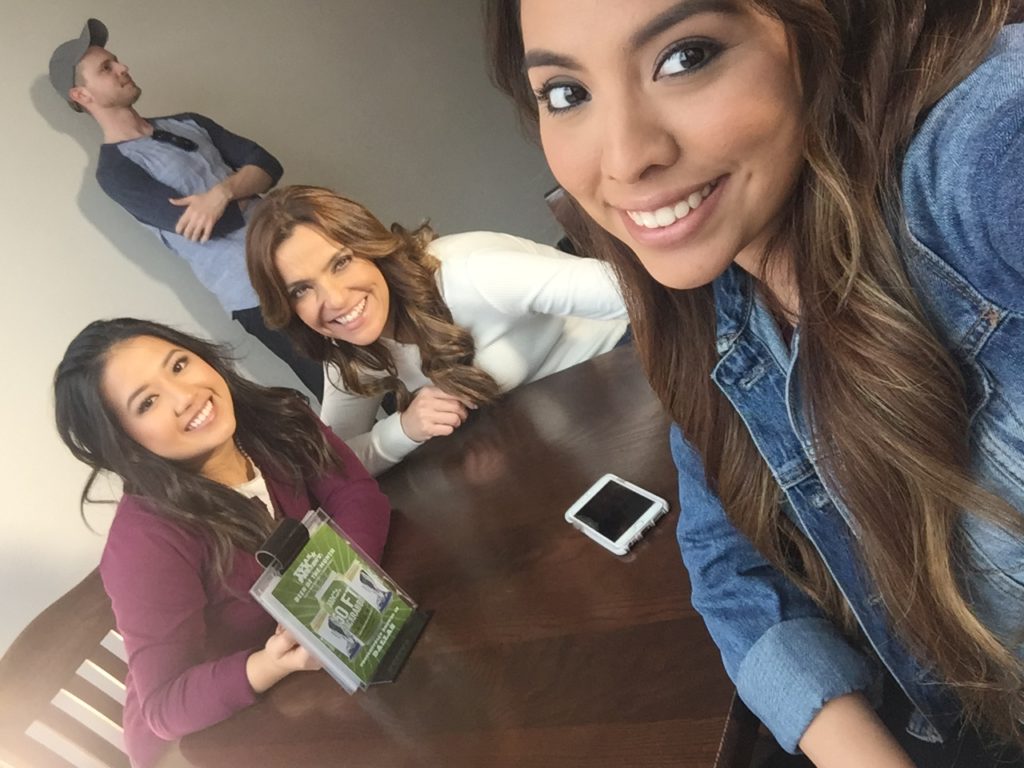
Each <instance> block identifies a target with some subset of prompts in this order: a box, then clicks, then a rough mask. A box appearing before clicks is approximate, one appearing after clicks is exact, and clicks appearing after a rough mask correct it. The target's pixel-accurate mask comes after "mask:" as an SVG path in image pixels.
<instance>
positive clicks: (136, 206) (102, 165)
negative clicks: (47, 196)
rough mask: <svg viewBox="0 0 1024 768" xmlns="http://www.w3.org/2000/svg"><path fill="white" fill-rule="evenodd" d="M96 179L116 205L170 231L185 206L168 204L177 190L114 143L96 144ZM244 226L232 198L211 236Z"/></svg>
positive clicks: (140, 218) (177, 193)
mask: <svg viewBox="0 0 1024 768" xmlns="http://www.w3.org/2000/svg"><path fill="white" fill-rule="evenodd" d="M96 181H98V182H99V185H100V188H101V189H102V190H103V191H104V192H106V193H107V195H108V196H109V197H110V198H111V199H112V200H113V201H114V202H116V203H117V204H118V205H120V206H121V207H122V208H124V209H125V210H126V211H128V213H130V214H131V215H132V216H134V217H135V218H136V219H138V220H139V221H141V222H142V223H143V224H148V225H150V226H151V227H156V228H157V229H163V230H165V231H168V232H173V231H174V227H175V226H176V225H177V223H178V219H179V218H181V214H182V213H184V212H185V209H184V208H183V207H181V206H178V205H174V204H172V203H171V198H172V197H181V196H182V195H181V192H180V191H179V190H177V189H174V188H173V187H169V186H167V185H166V184H163V183H161V182H159V181H157V180H156V179H154V178H153V177H152V176H150V175H149V174H148V173H147V172H146V171H145V170H144V169H143V168H142V167H140V166H139V165H136V164H135V163H133V162H132V161H131V160H129V159H128V158H126V157H125V156H124V155H122V154H121V152H120V151H119V150H118V149H117V145H116V144H103V145H102V146H101V147H100V157H99V162H98V163H97V166H96ZM243 226H245V220H244V219H243V218H242V211H241V209H240V208H239V207H238V204H237V203H236V202H234V201H232V202H231V203H229V204H228V207H227V208H225V209H224V215H223V216H221V217H220V220H219V221H218V222H217V223H216V224H215V225H214V227H213V233H212V237H223V236H224V235H226V234H228V233H229V232H234V231H235V230H236V229H239V228H241V227H243Z"/></svg>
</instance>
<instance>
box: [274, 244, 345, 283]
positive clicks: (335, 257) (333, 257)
mask: <svg viewBox="0 0 1024 768" xmlns="http://www.w3.org/2000/svg"><path fill="white" fill-rule="evenodd" d="M346 256H348V254H347V253H342V252H341V251H335V252H334V253H332V254H331V258H329V259H328V260H327V264H326V265H325V267H324V270H323V271H326V270H328V269H330V268H331V267H332V266H333V265H334V263H335V262H336V261H337V260H338V259H343V258H345V257H346ZM300 285H309V280H306V279H302V280H296V281H294V282H291V283H285V284H284V290H285V293H291V292H292V291H293V290H295V288H297V287H298V286H300Z"/></svg>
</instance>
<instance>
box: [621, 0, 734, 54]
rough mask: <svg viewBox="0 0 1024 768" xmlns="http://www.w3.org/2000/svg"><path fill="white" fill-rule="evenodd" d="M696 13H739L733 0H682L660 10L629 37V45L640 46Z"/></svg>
mask: <svg viewBox="0 0 1024 768" xmlns="http://www.w3.org/2000/svg"><path fill="white" fill-rule="evenodd" d="M698 13H725V14H733V15H735V14H739V13H740V8H739V5H738V4H737V3H736V2H735V0H682V1H681V2H678V3H676V4H675V5H673V6H672V7H671V8H669V9H667V10H665V11H662V12H661V13H659V14H658V15H657V16H655V17H654V18H653V19H651V20H650V21H649V22H647V23H646V24H644V25H643V26H642V27H640V29H638V30H637V31H636V32H634V33H633V34H632V35H631V36H630V38H629V45H630V47H632V48H634V49H636V48H640V47H642V46H644V45H646V44H647V43H649V42H650V41H651V40H653V39H654V38H655V37H657V36H658V35H660V34H661V33H662V32H664V31H665V30H668V29H671V28H672V27H674V26H675V25H676V24H679V23H680V22H682V21H685V20H686V19H688V18H690V17H691V16H696V15H697V14H698Z"/></svg>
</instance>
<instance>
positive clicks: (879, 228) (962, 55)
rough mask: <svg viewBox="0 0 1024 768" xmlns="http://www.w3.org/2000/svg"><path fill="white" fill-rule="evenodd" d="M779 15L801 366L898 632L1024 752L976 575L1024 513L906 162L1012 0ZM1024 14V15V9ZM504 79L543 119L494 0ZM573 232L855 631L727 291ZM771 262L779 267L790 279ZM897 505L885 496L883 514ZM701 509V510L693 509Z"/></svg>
mask: <svg viewBox="0 0 1024 768" xmlns="http://www.w3.org/2000/svg"><path fill="white" fill-rule="evenodd" d="M746 4H747V5H748V6H749V8H750V9H751V11H752V12H757V13H764V14H767V15H769V16H771V17H774V18H776V19H778V20H779V21H780V22H781V23H782V24H783V25H784V26H785V27H786V29H787V31H788V34H789V37H790V40H791V41H792V44H793V47H794V49H795V50H796V53H797V59H798V61H799V65H800V75H801V85H802V91H803V95H804V99H805V104H804V106H805V143H804V147H803V156H804V169H803V172H802V177H801V179H800V181H799V183H798V184H797V186H796V188H795V189H794V191H793V196H792V199H791V201H790V203H789V205H788V207H787V208H786V209H785V210H784V211H783V212H782V214H781V219H782V231H781V234H780V235H779V238H778V239H777V242H779V243H784V244H785V245H786V247H787V248H789V249H790V252H791V253H792V254H793V255H794V260H793V261H794V268H795V271H796V276H797V281H798V287H799V295H800V299H801V316H800V324H801V335H800V354H799V358H798V368H797V375H798V376H799V381H800V387H801V391H802V392H803V393H804V401H805V407H806V412H807V416H808V420H809V421H808V423H809V424H810V425H811V427H812V431H813V434H814V436H815V440H816V442H817V443H818V449H819V455H820V456H821V460H822V463H823V465H824V469H825V474H826V478H825V479H826V480H828V481H829V485H830V487H832V488H835V489H837V490H838V493H839V494H840V496H841V497H842V501H843V503H844V504H845V505H846V506H847V507H848V509H849V510H850V512H851V514H852V515H853V517H854V518H855V520H856V523H857V529H858V534H859V536H858V544H859V547H860V555H861V558H862V560H863V562H864V564H865V565H866V567H867V570H868V572H869V574H870V575H871V577H872V579H873V582H874V585H875V587H876V589H877V592H878V594H879V596H880V597H881V599H882V604H883V605H884V606H885V608H886V610H887V613H888V617H889V622H890V626H891V628H892V631H893V632H894V633H895V634H896V635H897V636H898V637H899V638H901V639H902V640H903V641H904V642H905V643H906V644H907V645H908V646H909V647H910V648H911V649H912V650H913V651H914V652H915V653H916V654H917V655H918V657H919V658H921V659H922V660H923V661H924V662H925V664H926V665H928V666H930V667H932V668H933V669H934V671H935V673H936V674H937V675H938V676H939V677H940V678H941V679H943V680H944V681H945V682H946V683H947V684H948V685H949V686H950V687H951V688H952V689H953V690H954V691H955V692H956V694H957V695H958V696H959V698H960V701H961V702H962V704H963V708H964V714H965V716H966V718H967V720H968V721H970V722H972V723H973V724H975V725H978V726H980V727H981V728H982V730H983V731H987V732H989V733H991V734H994V735H995V736H997V737H999V738H1001V739H1002V740H1005V741H1007V742H1011V743H1016V744H1018V745H1020V744H1022V743H1024V732H1022V721H1024V666H1022V663H1021V660H1020V658H1019V657H1018V656H1017V654H1016V648H1014V647H1012V644H1011V643H1012V641H1002V640H1001V639H1000V638H998V637H997V636H996V635H995V634H993V632H992V631H991V630H990V629H989V628H987V627H986V626H985V625H984V624H982V622H981V621H979V619H978V618H977V616H976V615H975V613H974V612H973V610H972V609H971V606H970V603H969V601H968V600H967V599H966V597H965V595H964V593H963V590H962V588H961V586H960V584H959V583H958V579H957V573H958V571H959V557H960V553H961V551H962V545H961V542H960V541H959V540H958V534H957V528H958V525H957V524H958V521H959V518H960V515H961V514H962V513H961V510H970V511H971V513H973V514H977V515H979V516H981V517H983V518H985V519H986V520H989V521H992V522H994V523H996V524H998V525H1000V526H1001V527H1002V528H1003V529H1005V530H1006V531H1007V532H1008V533H1009V534H1012V535H1017V536H1021V535H1024V526H1022V523H1021V519H1020V513H1019V512H1018V511H1017V510H1015V509H1014V508H1013V507H1012V506H1010V505H1009V504H1007V503H1006V502H1005V501H1003V500H1002V499H999V498H997V497H995V496H993V495H992V494H990V493H987V492H986V491H985V490H983V489H982V488H980V487H979V486H978V485H977V484H976V483H975V482H974V481H973V479H972V478H971V476H970V472H969V470H968V461H969V446H968V443H967V437H968V434H969V423H968V412H967V407H966V404H965V388H964V382H963V380H962V377H961V373H960V370H959V368H958V366H957V364H956V362H955V361H954V359H953V358H952V357H951V355H950V353H949V352H948V351H947V350H946V349H945V347H944V346H943V345H942V343H941V342H940V341H939V339H938V338H937V337H936V334H935V333H934V331H933V330H932V328H931V327H930V324H929V322H928V320H927V319H926V317H925V314H924V312H923V310H922V308H921V307H920V305H919V303H918V300H917V297H916V295H915V293H914V291H913V289H912V287H911V285H910V282H909V280H908V278H907V275H906V273H905V270H904V267H903V262H902V258H901V255H900V246H899V238H900V232H899V226H900V225H899V224H898V222H901V221H902V220H903V216H902V211H901V201H900V196H899V172H900V161H901V158H902V156H903V154H904V152H905V150H906V148H907V146H908V144H909V142H910V140H911V138H912V137H913V134H914V131H915V129H916V126H917V125H918V123H919V121H920V120H921V119H923V117H924V115H926V114H927V111H928V110H929V109H930V108H931V107H932V106H933V105H935V103H936V102H938V100H939V99H941V98H942V97H943V96H944V95H945V94H946V93H947V92H948V91H949V90H950V89H952V88H953V87H955V86H956V85H957V84H958V83H959V82H960V81H961V80H963V79H964V78H965V77H966V76H967V75H968V74H970V72H971V71H972V70H973V69H974V68H976V67H977V66H978V64H979V63H980V62H981V61H982V59H983V57H984V55H985V53H986V52H987V51H988V49H989V48H990V46H991V45H992V42H993V40H994V39H995V37H996V35H997V34H998V32H999V30H1000V28H1001V27H1002V26H1003V24H1004V23H1005V22H1006V21H1007V19H1008V15H1009V13H1010V11H1011V8H1012V5H1013V4H1011V2H1009V0H927V2H926V0H899V1H898V2H893V0H749V2H748V3H746ZM1019 10H1020V7H1019V5H1018V6H1017V12H1019ZM488 31H489V35H490V44H491V72H492V78H493V80H494V81H495V83H496V84H497V85H498V86H499V87H500V88H501V89H502V90H504V91H505V92H506V93H508V94H509V95H510V96H512V97H513V98H514V99H515V100H516V101H517V103H518V105H519V107H520V113H521V115H522V117H523V119H524V122H525V123H526V125H527V126H531V127H533V128H536V123H537V119H538V113H537V100H536V98H535V97H534V96H533V94H532V92H531V89H530V86H529V82H528V81H527V80H526V77H525V74H524V70H523V45H522V34H521V30H520V28H519V3H518V2H516V0H489V2H488ZM575 212H576V218H577V220H578V222H577V226H576V227H575V228H574V231H573V232H572V233H571V234H572V235H573V237H574V239H575V240H577V242H578V243H579V245H580V247H581V248H583V249H586V250H587V251H588V252H590V253H594V254H597V255H599V256H600V257H602V258H605V259H607V260H608V261H610V262H611V263H612V264H613V265H614V266H615V268H616V270H617V271H618V273H619V276H620V282H621V284H622V286H623V290H624V293H625V298H626V303H627V307H628V309H629V315H630V320H631V322H632V324H633V333H634V338H635V340H636V346H637V349H638V351H639V353H640V356H641V359H642V360H643V362H644V365H645V367H646V369H647V374H648V377H649V378H650V381H651V384H652V387H653V388H654V390H655V392H656V393H657V394H658V396H659V397H660V398H661V401H662V402H663V403H664V405H665V407H666V408H667V410H668V411H669V412H670V413H671V415H672V417H673V418H674V419H675V420H676V421H677V422H678V423H679V424H680V425H681V427H682V428H683V431H684V433H685V435H686V437H687V439H688V440H689V441H690V442H691V443H692V444H693V445H694V446H695V447H696V448H697V450H698V451H699V452H700V454H701V456H702V458H703V461H704V467H705V471H706V474H707V481H708V483H709V485H710V487H711V488H713V489H714V490H715V492H716V493H717V494H718V496H719V498H720V499H721V501H722V504H723V506H724V508H725V511H726V514H727V515H728V516H729V518H730V520H732V522H733V523H734V524H735V525H736V527H737V528H738V529H739V530H741V531H742V532H743V533H744V534H745V535H746V536H747V537H748V538H749V539H750V540H751V541H752V542H753V543H754V545H755V546H756V547H757V548H758V550H759V551H760V552H761V553H762V554H763V555H765V557H767V558H768V560H769V561H770V562H771V563H772V564H773V565H775V567H777V568H778V569H779V570H781V571H782V572H784V573H785V574H787V575H788V576H789V577H790V578H791V579H792V580H793V581H794V582H795V583H797V584H799V585H800V586H801V587H802V588H803V589H804V590H805V591H806V592H807V593H808V594H809V595H810V596H811V597H812V598H813V599H814V600H816V601H817V602H818V604H819V605H820V606H821V607H822V608H823V609H824V611H825V612H826V613H827V614H829V615H830V616H831V617H832V618H833V619H834V620H835V621H836V623H837V624H839V625H840V626H842V627H844V628H846V629H847V630H850V631H853V629H854V625H853V621H852V619H851V616H850V612H849V608H848V606H847V605H846V603H845V601H844V599H843V596H842V594H841V593H840V591H839V589H838V587H837V585H836V584H835V582H834V581H833V580H832V578H831V577H830V575H829V573H828V571H827V569H826V568H825V567H824V564H823V563H822V561H821V558H820V557H819V556H818V554H817V552H816V551H815V549H814V547H813V546H812V544H811V543H810V542H809V541H808V540H807V539H806V537H804V536H803V535H802V534H801V533H800V531H799V530H797V529H796V527H795V526H794V525H793V524H792V523H791V522H790V521H789V519H788V518H787V517H786V515H785V514H784V513H783V512H782V510H781V508H780V501H781V499H780V496H781V493H780V489H779V486H778V484H777V483H776V482H775V480H774V478H773V477H772V474H771V472H770V470H769V468H768V466H767V465H766V464H765V461H764V459H763V458H762V457H761V455H760V453H759V452H758V450H757V447H756V446H755V444H754V442H753V440H752V439H751V437H750V434H749V433H748V432H747V429H746V427H745V425H744V423H743V421H742V419H741V418H740V416H739V414H738V413H737V412H736V411H735V409H734V408H733V407H732V406H731V405H730V403H729V402H728V401H727V400H726V399H725V397H724V395H722V394H721V392H719V391H718V389H717V388H716V386H715V385H714V383H713V382H712V379H711V370H712V368H713V367H714V365H715V363H716V362H717V354H716V351H715V312H716V309H715V301H714V296H713V292H712V287H711V286H710V285H708V286H704V287H701V288H697V289H694V290H672V289H669V288H666V287H665V286H663V285H660V284H659V283H657V282H656V281H655V280H654V279H653V278H652V277H651V276H650V274H648V273H647V271H646V270H645V269H644V268H643V266H642V265H641V264H640V262H639V261H638V260H637V258H636V257H635V255H634V254H633V253H632V252H631V251H630V250H629V249H628V248H627V247H625V246H624V245H623V244H622V243H621V242H619V241H618V240H615V239H614V238H612V237H611V236H610V235H609V234H608V233H607V232H605V231H603V230H602V229H601V228H600V227H599V226H598V225H597V224H596V223H595V222H594V221H593V220H591V219H590V218H589V217H587V216H586V214H585V213H584V212H583V211H582V209H581V208H580V207H579V206H578V205H575ZM770 258H771V256H770V252H769V254H766V261H765V268H766V269H767V268H770V264H769V261H770ZM880 500H883V501H885V503H880ZM684 514H685V510H684Z"/></svg>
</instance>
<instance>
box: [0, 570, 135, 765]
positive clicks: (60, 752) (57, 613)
mask: <svg viewBox="0 0 1024 768" xmlns="http://www.w3.org/2000/svg"><path fill="white" fill-rule="evenodd" d="M113 626H114V615H113V613H112V611H111V609H110V599H109V598H108V597H107V595H106V593H105V592H104V591H103V585H102V583H101V582H100V576H99V572H98V571H96V570H94V571H93V572H92V573H90V574H89V575H88V576H86V577H85V579H83V580H82V581H81V583H79V584H78V585H77V586H76V587H74V588H73V589H72V590H71V591H70V592H68V593H67V594H66V595H64V596H63V597H61V598H60V599H59V600H57V601H56V602H55V603H54V604H53V605H51V606H50V607H49V608H47V609H46V610H45V611H43V612H42V613H41V614H39V616H37V617H36V618H35V619H34V620H33V621H32V623H31V624H29V625H28V627H26V628H25V630H24V631H23V632H22V633H21V634H20V635H19V636H18V638H17V639H16V640H15V641H14V644H13V645H12V646H11V647H10V649H9V650H8V651H7V653H6V654H4V656H3V658H2V659H0V764H7V765H10V766H11V768H51V767H53V768H57V767H58V766H59V767H60V768H67V767H68V766H73V767H74V768H129V761H128V757H127V755H125V752H124V734H123V731H122V728H121V713H122V707H123V706H124V698H125V687H124V679H125V675H126V673H127V671H128V666H127V663H126V658H127V657H126V654H125V650H124V641H123V640H122V639H121V636H120V635H118V634H117V632H115V631H114V630H113Z"/></svg>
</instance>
